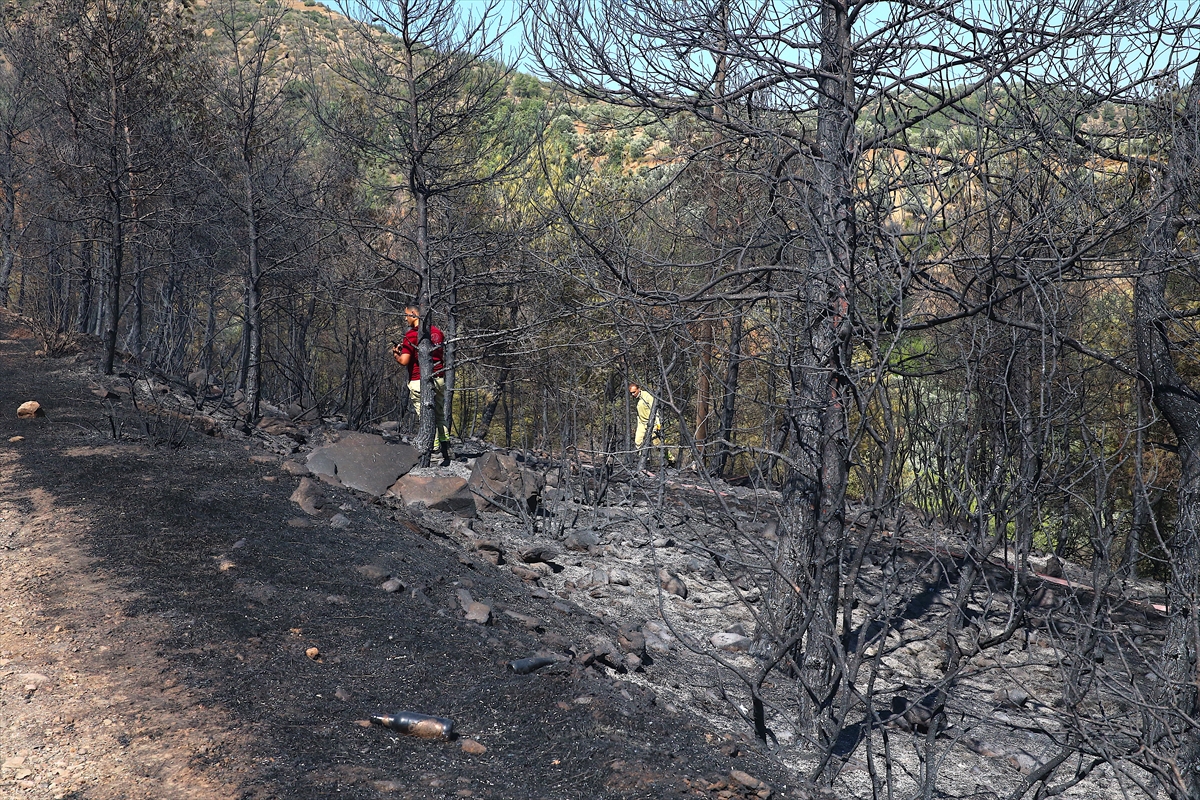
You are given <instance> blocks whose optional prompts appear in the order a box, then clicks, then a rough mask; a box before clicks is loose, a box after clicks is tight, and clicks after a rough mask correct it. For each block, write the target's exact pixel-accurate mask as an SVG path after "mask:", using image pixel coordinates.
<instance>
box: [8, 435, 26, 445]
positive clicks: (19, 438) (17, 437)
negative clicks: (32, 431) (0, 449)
mask: <svg viewBox="0 0 1200 800" xmlns="http://www.w3.org/2000/svg"><path fill="white" fill-rule="evenodd" d="M24 439H25V437H24V436H10V437H8V441H10V442H13V443H15V442H20V441H23V440H24Z"/></svg>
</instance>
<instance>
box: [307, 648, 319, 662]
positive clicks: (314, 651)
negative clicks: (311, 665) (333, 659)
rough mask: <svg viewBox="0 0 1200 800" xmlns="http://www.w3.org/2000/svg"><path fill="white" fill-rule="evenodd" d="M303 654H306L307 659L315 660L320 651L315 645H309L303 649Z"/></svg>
mask: <svg viewBox="0 0 1200 800" xmlns="http://www.w3.org/2000/svg"><path fill="white" fill-rule="evenodd" d="M304 655H306V656H308V660H309V661H316V660H317V659H319V658H320V657H321V651H320V650H318V649H317V648H315V647H310V648H308V649H307V650H305V651H304Z"/></svg>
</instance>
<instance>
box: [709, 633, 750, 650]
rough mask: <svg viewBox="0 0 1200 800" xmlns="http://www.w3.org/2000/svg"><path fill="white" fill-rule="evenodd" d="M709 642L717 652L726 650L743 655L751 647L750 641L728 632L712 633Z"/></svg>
mask: <svg viewBox="0 0 1200 800" xmlns="http://www.w3.org/2000/svg"><path fill="white" fill-rule="evenodd" d="M709 641H711V642H712V646H713V647H715V648H717V649H718V650H727V651H729V652H731V653H744V652H746V651H747V650H749V649H750V645H751V641H750V640H749V639H748V638H746V637H745V636H742V635H740V634H737V633H729V632H728V631H722V632H720V633H714V634H713V635H712V638H711V639H709Z"/></svg>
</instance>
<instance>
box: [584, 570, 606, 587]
mask: <svg viewBox="0 0 1200 800" xmlns="http://www.w3.org/2000/svg"><path fill="white" fill-rule="evenodd" d="M608 582H609V580H608V571H607V570H604V569H600V568H599V567H597V568H596V569H594V570H592V571H591V572H590V573H589V574H588V576H587V578H586V580H585V584H584V585H586V586H607V585H608Z"/></svg>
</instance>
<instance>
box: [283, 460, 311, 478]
mask: <svg viewBox="0 0 1200 800" xmlns="http://www.w3.org/2000/svg"><path fill="white" fill-rule="evenodd" d="M280 468H281V469H282V470H283V471H284V472H286V473H287V474H288V475H308V474H309V472H308V466H307V465H305V464H301V463H300V462H299V461H291V460H288V461H284V462H283V463H282V464H280Z"/></svg>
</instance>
